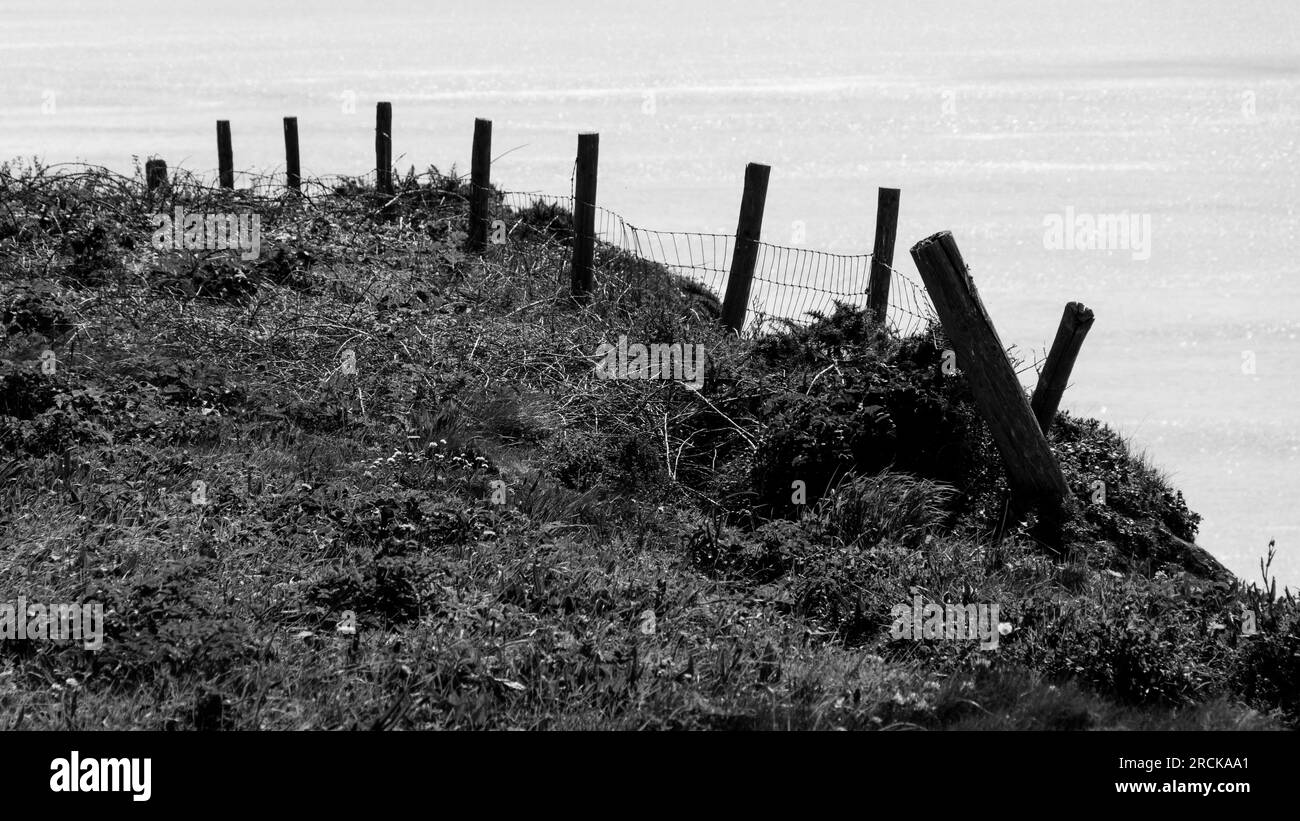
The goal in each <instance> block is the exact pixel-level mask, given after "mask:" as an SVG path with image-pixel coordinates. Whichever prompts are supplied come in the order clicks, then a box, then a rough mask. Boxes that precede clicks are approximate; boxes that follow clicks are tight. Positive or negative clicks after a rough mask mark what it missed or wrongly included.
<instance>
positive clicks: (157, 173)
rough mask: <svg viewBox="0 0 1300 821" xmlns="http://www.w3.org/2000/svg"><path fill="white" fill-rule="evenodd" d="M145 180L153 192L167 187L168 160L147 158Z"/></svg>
mask: <svg viewBox="0 0 1300 821" xmlns="http://www.w3.org/2000/svg"><path fill="white" fill-rule="evenodd" d="M144 180H145V185H146V187H147V188H148V189H149V191H150V192H151V193H152V192H154V191H157V190H159V189H161V188H165V187H166V186H167V161H166V160H145V162H144Z"/></svg>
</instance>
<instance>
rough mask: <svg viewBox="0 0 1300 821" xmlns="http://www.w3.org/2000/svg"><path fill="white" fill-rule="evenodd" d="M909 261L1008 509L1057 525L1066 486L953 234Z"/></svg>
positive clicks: (930, 242) (922, 246) (920, 247)
mask: <svg viewBox="0 0 1300 821" xmlns="http://www.w3.org/2000/svg"><path fill="white" fill-rule="evenodd" d="M912 259H913V260H914V261H915V262H916V268H917V270H918V271H920V272H921V278H922V279H923V280H924V281H925V287H926V290H927V291H929V292H930V299H931V301H932V302H934V308H935V311H936V312H937V313H938V314H939V319H940V321H942V322H943V329H944V332H945V333H946V334H947V336H948V338H949V340H950V341H951V342H952V344H953V345H954V346H956V354H957V365H958V367H959V368H961V369H962V370H963V371H965V373H966V375H967V377H968V378H969V379H970V386H971V393H973V394H974V396H975V404H976V405H977V406H978V407H979V410H980V413H981V414H982V415H983V417H984V421H985V422H987V423H988V426H989V431H990V432H991V433H992V434H993V441H994V442H995V443H996V444H997V448H998V452H999V453H1000V454H1001V455H1002V461H1003V463H1004V464H1005V465H1006V468H1007V478H1008V479H1009V480H1010V482H1011V492H1012V502H1013V507H1014V508H1015V509H1016V511H1017V512H1018V513H1027V512H1029V511H1030V510H1033V509H1038V510H1039V511H1040V512H1041V514H1042V515H1043V517H1044V520H1045V521H1046V522H1047V523H1049V524H1050V523H1055V522H1059V521H1060V517H1061V514H1062V512H1063V509H1064V505H1065V504H1066V499H1067V497H1069V494H1070V489H1069V486H1068V485H1067V484H1066V482H1065V476H1064V475H1062V473H1061V467H1060V465H1059V464H1057V461H1056V457H1055V456H1054V455H1053V454H1052V450H1051V448H1050V447H1048V444H1047V437H1045V436H1043V432H1042V430H1041V429H1040V428H1039V427H1038V422H1037V421H1036V420H1035V419H1034V414H1033V412H1032V411H1031V410H1030V409H1029V401H1028V400H1027V399H1026V398H1025V393H1024V389H1023V388H1021V386H1020V380H1019V379H1017V378H1016V373H1015V371H1014V370H1012V368H1011V363H1010V362H1008V361H1007V354H1006V349H1005V348H1003V347H1002V341H1001V340H1000V339H999V338H998V333H997V330H996V329H994V327H993V322H992V320H990V319H989V315H988V312H987V311H986V310H985V309H984V303H983V302H982V301H981V300H980V297H979V292H978V291H976V290H975V283H974V282H973V281H972V280H971V276H970V273H969V271H967V269H966V263H965V262H963V261H962V258H961V252H960V251H958V250H957V243H956V242H954V241H953V238H952V234H951V233H949V232H947V231H941V232H940V233H938V234H935V235H934V236H932V237H929V238H927V239H923V240H921V241H920V242H918V243H917V244H916V245H914V246H912Z"/></svg>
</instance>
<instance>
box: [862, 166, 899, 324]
mask: <svg viewBox="0 0 1300 821" xmlns="http://www.w3.org/2000/svg"><path fill="white" fill-rule="evenodd" d="M898 196H899V191H898V189H897V188H881V189H880V190H879V192H878V193H877V195H876V243H875V245H874V246H873V247H872V251H871V281H870V284H869V285H868V287H867V307H868V308H870V309H871V313H872V314H874V315H875V317H876V321H877V322H880V323H883V322H884V321H885V316H886V314H887V312H888V311H889V277H890V274H891V272H892V271H893V268H894V238H895V236H896V235H897V233H898Z"/></svg>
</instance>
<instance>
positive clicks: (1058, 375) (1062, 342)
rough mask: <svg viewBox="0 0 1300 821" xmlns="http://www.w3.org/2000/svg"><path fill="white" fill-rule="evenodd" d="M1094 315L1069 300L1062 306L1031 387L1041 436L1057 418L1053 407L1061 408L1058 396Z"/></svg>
mask: <svg viewBox="0 0 1300 821" xmlns="http://www.w3.org/2000/svg"><path fill="white" fill-rule="evenodd" d="M1094 318H1095V317H1094V316H1093V313H1092V311H1091V310H1089V309H1088V308H1086V307H1084V305H1083V303H1081V302H1069V303H1066V305H1065V313H1064V314H1062V315H1061V324H1060V325H1059V326H1058V327H1057V329H1056V339H1055V340H1053V342H1052V350H1051V351H1050V352H1049V353H1048V354H1047V361H1046V362H1045V363H1043V372H1042V373H1040V374H1039V375H1038V386H1037V387H1036V388H1034V398H1033V399H1032V400H1031V401H1030V403H1029V404H1030V407H1032V408H1033V410H1034V418H1036V419H1037V420H1038V427H1039V428H1041V429H1042V431H1043V435H1044V436H1046V435H1047V432H1048V431H1049V430H1050V429H1051V427H1052V422H1053V421H1054V420H1055V419H1056V409H1057V408H1059V407H1060V405H1061V396H1062V394H1064V393H1065V386H1066V385H1067V384H1069V382H1070V371H1072V370H1073V369H1074V360H1075V359H1077V358H1078V356H1079V349H1080V348H1081V347H1083V339H1084V337H1086V336H1087V335H1088V331H1089V330H1090V329H1091V328H1092V321H1093V319H1094Z"/></svg>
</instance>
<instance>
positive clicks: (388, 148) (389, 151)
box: [375, 103, 393, 194]
mask: <svg viewBox="0 0 1300 821" xmlns="http://www.w3.org/2000/svg"><path fill="white" fill-rule="evenodd" d="M375 187H376V188H377V189H378V190H379V192H380V193H381V194H391V193H393V104H392V103H379V104H378V105H376V106H375Z"/></svg>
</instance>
